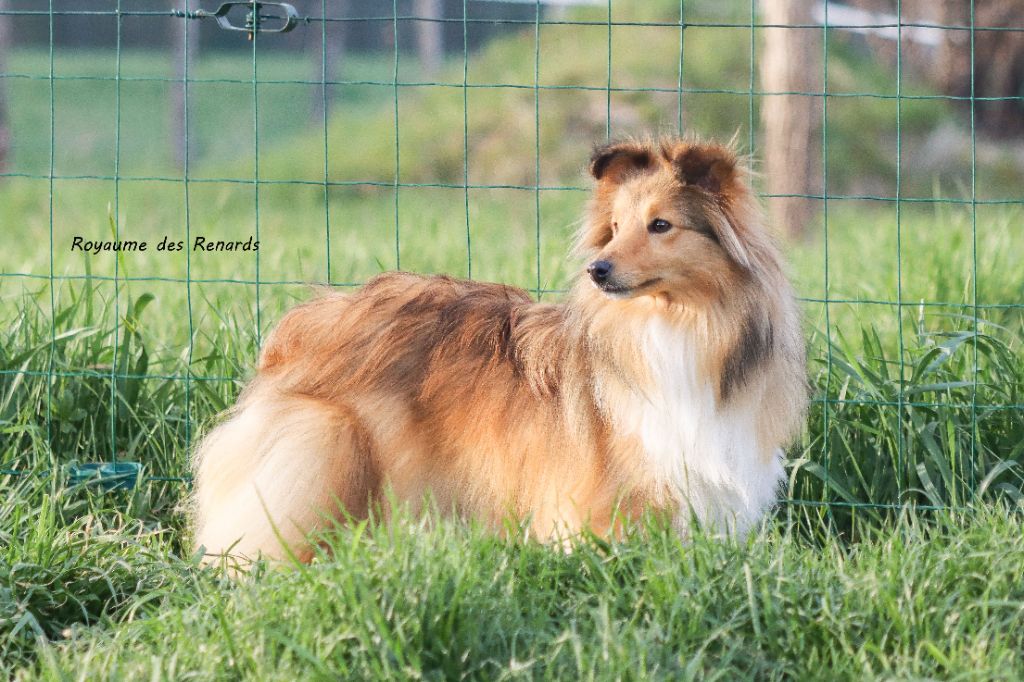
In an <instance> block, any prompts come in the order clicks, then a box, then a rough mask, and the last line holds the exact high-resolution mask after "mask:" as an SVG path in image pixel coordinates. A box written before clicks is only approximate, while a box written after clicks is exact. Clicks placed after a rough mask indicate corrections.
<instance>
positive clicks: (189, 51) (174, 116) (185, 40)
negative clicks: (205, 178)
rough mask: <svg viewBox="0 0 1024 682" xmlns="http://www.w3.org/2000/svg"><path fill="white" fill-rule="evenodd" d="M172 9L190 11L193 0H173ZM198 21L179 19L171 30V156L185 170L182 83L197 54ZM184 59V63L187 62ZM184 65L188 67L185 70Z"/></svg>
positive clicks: (195, 7)
mask: <svg viewBox="0 0 1024 682" xmlns="http://www.w3.org/2000/svg"><path fill="white" fill-rule="evenodd" d="M172 4H173V5H174V6H175V7H180V8H182V9H185V10H188V11H192V10H195V9H197V7H198V2H196V0H177V1H175V0H172ZM201 24H202V22H201V21H195V20H192V19H178V20H177V23H176V24H175V29H174V37H173V41H174V46H173V48H172V49H173V51H174V58H173V59H174V69H175V79H176V81H177V82H175V83H172V84H171V106H170V115H171V125H170V132H171V153H172V156H173V158H174V163H175V164H176V165H177V166H178V168H182V169H183V168H184V167H185V157H186V155H187V154H188V153H189V150H188V148H187V145H188V144H189V142H188V139H187V134H188V131H186V130H185V87H186V85H185V83H184V79H185V76H186V74H188V75H189V77H195V74H193V73H192V69H193V68H194V66H195V64H196V62H197V61H198V59H197V56H198V53H199V26H200V25H201ZM186 60H187V62H186ZM186 63H187V65H188V68H187V69H186Z"/></svg>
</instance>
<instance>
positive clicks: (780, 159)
mask: <svg viewBox="0 0 1024 682" xmlns="http://www.w3.org/2000/svg"><path fill="white" fill-rule="evenodd" d="M813 4H814V3H813V2H812V0H763V2H762V10H763V11H762V19H763V20H764V23H766V24H779V25H783V26H789V25H794V24H813V23H814V22H813V19H812V9H813ZM764 32H765V42H764V47H765V49H764V55H763V57H762V59H761V83H762V87H763V90H764V91H765V92H768V93H773V92H807V93H819V92H821V88H822V75H821V74H822V65H821V29H820V28H767V29H764ZM821 112H822V98H821V97H818V96H810V95H767V96H765V97H764V98H763V99H762V101H761V123H762V126H763V128H764V136H763V138H762V139H763V140H764V178H765V188H766V189H767V191H768V193H769V194H773V195H780V194H781V195H787V194H813V195H818V194H821V192H822V180H821ZM818 203H819V202H818V200H816V199H809V198H804V197H774V198H770V199H769V200H768V208H769V214H770V217H771V222H772V224H773V225H774V227H775V229H776V230H777V231H779V232H781V233H782V234H784V235H787V236H789V237H794V238H795V237H801V236H804V235H806V234H807V232H808V230H809V228H810V225H811V223H812V221H813V220H814V219H815V216H816V215H817V213H818Z"/></svg>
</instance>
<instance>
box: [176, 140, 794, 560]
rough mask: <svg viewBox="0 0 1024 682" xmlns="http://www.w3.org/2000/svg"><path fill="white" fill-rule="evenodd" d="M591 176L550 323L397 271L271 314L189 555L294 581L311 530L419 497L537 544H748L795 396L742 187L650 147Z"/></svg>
mask: <svg viewBox="0 0 1024 682" xmlns="http://www.w3.org/2000/svg"><path fill="white" fill-rule="evenodd" d="M590 173H591V175H593V177H594V179H595V180H596V188H595V193H594V196H593V200H592V202H591V204H590V208H589V217H588V220H587V221H586V223H585V225H584V226H583V229H582V230H581V233H580V236H579V243H578V247H579V250H580V252H581V253H582V254H583V255H584V256H585V258H586V262H587V263H589V264H588V265H587V267H586V272H585V273H581V277H580V278H579V281H578V282H577V283H576V286H575V287H574V288H573V290H572V292H571V293H570V294H569V295H568V298H567V300H566V302H565V303H564V304H561V305H556V304H551V303H535V302H533V301H531V300H530V297H529V296H528V295H527V294H526V292H525V291H522V290H521V289H516V288H513V287H508V286H502V285H499V284H485V283H481V282H472V281H466V280H458V279H452V278H450V277H424V276H420V275H414V274H409V273H404V272H392V273H386V274H383V275H380V276H378V277H375V278H374V279H373V280H372V281H370V282H369V283H368V284H367V285H366V286H364V287H363V288H362V289H360V290H358V291H356V292H354V293H345V294H340V293H328V294H326V295H323V296H321V297H319V298H317V299H315V300H313V301H311V302H309V303H306V304H304V305H301V306H299V307H297V308H295V309H294V310H292V311H291V312H289V313H288V314H287V315H286V316H285V317H284V319H283V320H281V322H280V323H279V324H278V325H277V328H276V329H275V330H274V331H273V333H272V334H271V335H270V337H269V338H268V339H267V343H266V345H265V347H264V348H263V350H262V354H261V356H260V359H259V371H258V373H257V375H256V378H255V379H253V381H252V382H251V383H250V384H249V385H248V387H247V388H246V389H245V391H244V392H243V393H242V396H241V397H240V398H239V400H238V404H237V405H236V406H235V407H234V409H233V410H232V411H231V413H230V416H229V418H228V419H227V420H226V421H225V422H223V423H222V424H220V425H219V426H217V427H216V428H215V429H213V431H212V432H211V433H210V434H209V435H208V436H206V438H205V439H204V440H203V441H202V443H201V444H200V445H199V448H198V451H197V453H196V460H195V514H196V518H195V542H196V544H197V546H200V547H204V548H205V551H206V552H207V553H208V556H211V555H212V556H217V555H221V554H223V553H229V554H230V555H232V556H241V557H255V556H257V555H262V556H264V557H270V558H281V557H283V556H285V555H286V554H287V553H290V554H293V555H294V556H298V557H299V558H300V559H302V560H308V559H309V558H311V556H312V554H313V547H312V546H311V545H310V544H309V543H310V541H309V540H308V539H307V535H308V533H309V532H310V531H311V530H314V529H315V528H317V527H318V526H321V525H322V524H323V523H324V522H325V519H330V518H331V517H334V518H340V517H341V516H342V515H344V514H349V515H352V516H354V517H357V518H358V517H365V516H366V515H367V514H369V513H370V510H371V509H373V508H375V507H376V506H378V505H382V504H383V503H384V501H385V500H388V501H390V502H392V503H394V501H396V500H397V501H398V502H402V503H407V504H408V505H411V506H412V507H413V508H414V509H416V508H418V505H420V504H421V502H422V501H423V499H424V498H425V497H432V498H433V500H435V502H436V506H437V508H438V509H440V510H441V511H442V512H444V513H450V514H454V515H458V516H462V517H471V518H475V519H479V520H482V521H484V522H485V523H487V524H490V525H492V526H493V527H495V528H496V529H501V528H502V527H503V524H504V522H505V521H506V520H507V519H508V518H509V517H513V518H517V519H521V520H523V521H525V522H526V523H527V524H528V526H527V527H528V529H529V531H530V532H531V534H533V535H534V536H536V537H538V538H540V539H545V540H546V539H554V538H565V537H567V536H568V535H571V534H573V533H576V532H579V531H580V530H582V529H584V528H587V529H590V530H591V531H592V532H594V533H596V534H598V535H614V534H616V533H617V532H619V531H620V530H621V527H622V526H621V523H620V521H621V520H622V519H635V518H637V517H638V516H639V515H641V514H642V513H643V512H644V511H645V510H652V511H653V512H654V513H656V514H661V515H664V516H667V517H668V518H669V519H671V522H672V523H673V524H674V525H675V526H676V527H677V528H678V530H679V532H680V533H681V534H683V535H684V536H685V535H686V533H687V532H688V530H687V529H688V527H689V526H690V524H691V522H692V521H693V519H696V520H697V522H699V523H700V524H701V526H702V527H705V528H709V529H711V530H712V532H722V533H727V534H740V533H744V532H746V531H747V530H748V529H750V527H751V526H752V525H753V524H754V523H755V522H756V521H757V520H758V519H759V518H760V517H761V515H762V514H763V513H764V512H765V511H766V510H767V509H768V508H769V507H770V506H771V505H772V503H773V502H774V500H775V497H776V495H777V494H778V492H779V487H780V484H781V481H782V479H783V468H782V462H781V457H782V449H781V448H782V447H783V446H784V445H785V444H786V443H787V442H788V441H789V440H790V439H791V438H792V437H793V436H794V435H795V432H796V431H797V430H798V428H799V426H800V423H801V419H802V414H803V411H804V408H805V403H806V387H805V368H804V350H803V341H802V338H801V333H800V323H799V316H798V312H797V307H796V303H795V301H794V298H793V294H792V291H791V289H790V285H789V283H788V282H787V280H786V277H785V275H784V273H783V269H782V265H781V262H780V257H779V254H778V253H777V251H776V249H775V247H774V246H773V245H772V241H771V239H770V238H769V236H768V234H767V233H766V231H765V229H764V226H763V223H762V217H761V212H760V208H759V206H758V204H757V200H756V197H755V196H754V194H753V193H752V191H751V189H750V187H749V185H748V183H747V179H746V171H745V170H744V169H743V167H742V166H741V164H740V163H739V162H738V160H737V157H736V155H735V154H734V153H733V152H732V151H731V150H730V149H729V148H727V147H724V146H721V145H718V144H713V143H701V142H695V141H689V140H679V139H666V140H662V141H658V142H625V143H618V144H611V145H608V146H605V147H602V148H600V149H598V150H597V151H596V152H595V153H594V155H593V158H592V159H591V164H590ZM384 514H385V515H386V514H387V511H385V512H384ZM283 544H284V545H287V547H288V549H287V550H286V549H285V548H284V547H283V546H282V545H283Z"/></svg>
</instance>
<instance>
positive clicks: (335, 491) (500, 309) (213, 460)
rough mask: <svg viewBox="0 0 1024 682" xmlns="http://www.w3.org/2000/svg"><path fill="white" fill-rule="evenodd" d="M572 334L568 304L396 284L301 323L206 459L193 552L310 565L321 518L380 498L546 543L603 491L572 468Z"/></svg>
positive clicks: (303, 311) (272, 344) (210, 439)
mask: <svg viewBox="0 0 1024 682" xmlns="http://www.w3.org/2000/svg"><path fill="white" fill-rule="evenodd" d="M569 335H571V330H569V329H568V328H567V325H566V320H565V318H564V312H563V309H562V308H561V307H560V306H553V305H544V304H537V303H533V302H532V301H531V300H530V298H529V295H528V294H527V293H526V292H524V291H522V290H520V289H515V288H512V287H507V286H502V285H497V284H485V283H479V282H472V281H466V280H457V279H452V278H449V277H423V276H417V275H410V274H405V273H389V274H385V275H381V276H378V277H377V278H375V279H374V280H372V281H371V282H370V283H368V284H367V285H366V286H365V287H364V288H363V289H361V290H359V291H357V292H355V293H352V294H327V295H323V296H320V297H318V298H317V299H315V300H313V301H311V302H309V303H306V304H304V305H301V306H299V307H297V308H295V309H294V310H292V311H291V312H289V313H288V314H287V315H286V316H285V317H284V318H283V319H282V320H281V322H280V323H279V324H278V326H277V328H276V329H275V330H274V331H273V332H272V333H271V335H270V336H269V338H268V339H267V342H266V345H265V347H264V349H263V351H262V353H261V357H260V363H259V372H258V375H257V377H256V378H255V380H254V381H253V382H252V384H251V385H250V386H249V387H248V388H247V389H246V391H245V392H244V393H243V395H242V397H241V398H240V400H239V403H238V405H237V406H236V407H235V409H234V410H233V412H232V414H231V416H230V418H229V419H228V420H227V421H226V422H224V423H223V424H221V425H220V426H218V427H217V428H216V429H214V430H213V432H211V433H210V434H209V435H208V436H207V438H206V439H205V440H204V441H203V443H202V445H201V447H200V449H199V451H198V453H197V457H196V499H197V504H198V508H199V514H198V516H199V518H198V524H197V535H196V542H197V544H199V545H203V546H205V547H206V548H207V550H210V551H212V552H214V553H223V552H225V551H227V550H229V549H231V552H232V553H233V554H240V555H243V556H249V557H252V556H254V555H255V554H256V553H262V554H264V555H270V556H281V554H282V552H281V545H282V542H284V543H286V544H287V545H288V546H290V547H291V548H292V550H293V551H294V552H295V553H296V554H297V555H299V556H300V558H307V557H308V555H309V551H310V548H309V547H308V546H307V545H306V544H305V542H304V539H303V537H304V535H305V533H306V532H308V531H309V530H310V529H312V528H315V527H316V526H318V525H320V522H321V521H322V520H323V519H322V518H321V516H322V515H327V516H332V515H337V514H339V513H340V512H341V508H343V509H344V511H345V512H346V513H349V514H353V515H355V516H363V515H365V514H366V513H367V509H368V505H371V504H373V503H375V502H380V501H382V493H383V492H384V490H383V489H382V484H383V483H384V482H386V483H387V486H388V488H389V489H390V490H391V491H393V492H394V496H395V498H397V499H398V500H401V501H403V502H407V503H409V504H411V505H413V506H414V507H415V506H416V505H418V503H419V502H420V501H421V500H422V498H423V496H424V495H425V494H427V493H430V494H431V495H433V496H434V497H435V498H436V501H437V502H438V504H439V505H440V506H442V507H444V508H448V509H451V510H454V511H456V512H458V513H462V514H466V515H472V516H474V517H483V518H484V519H485V520H489V521H491V522H493V523H494V524H496V525H500V524H501V522H502V520H503V519H502V517H503V516H506V515H513V516H514V515H524V514H527V513H532V514H534V516H535V518H534V519H533V525H534V527H535V528H536V529H537V530H538V532H539V533H541V534H542V535H545V536H547V535H550V534H551V533H554V532H555V531H556V526H557V525H558V523H559V521H560V520H564V519H566V518H575V517H577V516H579V515H580V514H589V515H592V514H593V511H594V510H592V509H588V510H586V511H584V510H575V509H573V508H572V507H574V506H576V505H578V504H579V501H580V500H584V499H591V498H592V497H593V496H594V492H595V489H596V488H599V487H601V486H602V485H603V483H602V482H601V481H599V480H596V478H595V476H594V475H593V473H592V467H589V466H582V464H583V463H584V461H586V462H587V463H589V459H588V458H581V457H579V456H577V453H578V452H579V450H580V449H581V448H588V447H593V446H592V445H591V444H590V443H589V441H591V440H592V439H593V438H594V437H595V432H596V427H595V428H589V425H588V423H587V422H588V421H589V420H590V418H591V417H593V412H594V411H593V408H592V406H586V405H581V404H579V403H580V401H586V400H587V399H588V396H587V395H586V394H585V392H583V391H581V390H579V388H568V387H569V386H572V385H573V384H574V383H575V382H574V381H573V377H571V376H569V374H570V373H572V372H574V369H575V370H578V369H579V368H574V367H573V362H572V361H571V360H570V357H569V356H570V355H571V354H570V353H568V351H567V349H566V347H565V346H566V344H567V342H568V340H567V336H569ZM567 389H568V390H569V392H570V393H572V395H564V393H565V392H566V390H567ZM570 403H576V406H575V409H573V410H571V411H567V409H566V408H567V405H568V404H570ZM581 415H582V416H583V419H582V421H581V419H580V416H581ZM538 453H543V456H540V457H538V456H537V455H538ZM574 491H575V492H574ZM613 495H614V490H612V489H611V488H609V490H608V491H607V493H606V494H604V495H600V497H601V499H602V506H604V507H608V509H606V510H604V512H605V513H607V514H610V513H611V511H610V506H611V504H612V499H611V498H612V496H613ZM589 506H592V505H590V504H588V507H589ZM384 511H385V512H386V510H384ZM240 529H242V530H244V533H241V539H240V540H239V535H240V533H239V530H240ZM236 541H237V543H238V544H237V545H234V546H233V545H232V543H235V542H236Z"/></svg>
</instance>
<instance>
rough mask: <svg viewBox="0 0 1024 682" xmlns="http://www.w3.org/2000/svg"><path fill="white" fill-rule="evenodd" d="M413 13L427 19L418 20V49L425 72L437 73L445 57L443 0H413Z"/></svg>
mask: <svg viewBox="0 0 1024 682" xmlns="http://www.w3.org/2000/svg"><path fill="white" fill-rule="evenodd" d="M413 8H414V9H413V13H414V14H415V15H416V16H418V17H422V18H423V19H425V20H427V21H417V22H416V49H417V51H418V52H419V58H420V66H421V67H422V68H423V73H425V74H432V73H436V72H437V70H438V69H439V68H441V60H442V58H443V57H444V33H443V31H444V24H443V23H441V22H440V21H436V20H437V19H441V18H442V17H443V15H444V8H443V0H413Z"/></svg>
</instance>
